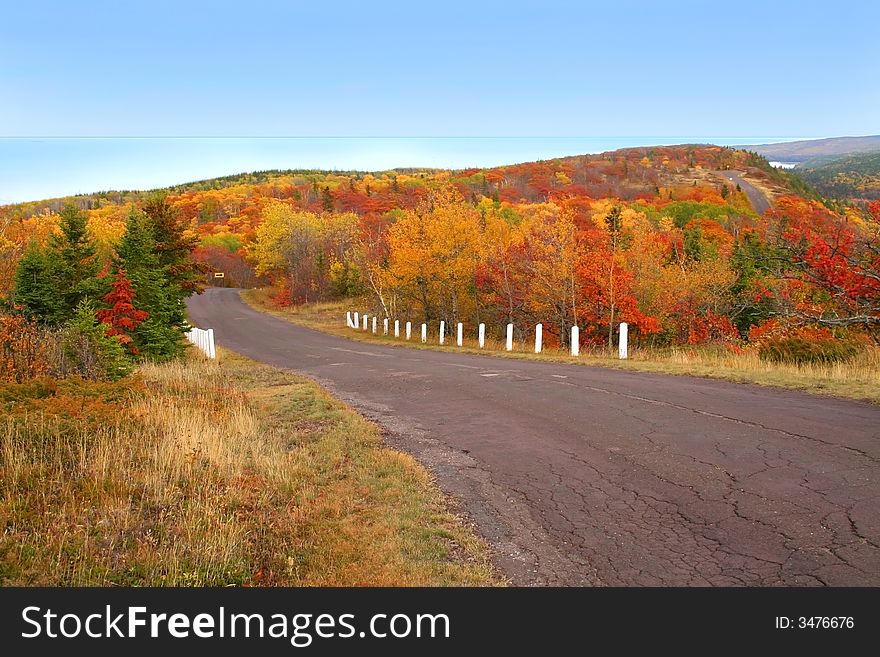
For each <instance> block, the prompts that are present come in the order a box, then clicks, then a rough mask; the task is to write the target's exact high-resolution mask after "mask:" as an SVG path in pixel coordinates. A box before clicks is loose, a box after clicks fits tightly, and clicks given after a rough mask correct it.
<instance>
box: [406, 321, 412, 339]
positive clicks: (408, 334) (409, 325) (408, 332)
mask: <svg viewBox="0 0 880 657" xmlns="http://www.w3.org/2000/svg"><path fill="white" fill-rule="evenodd" d="M411 337H412V322H407V323H406V339H407V340H409V339H410V338H411Z"/></svg>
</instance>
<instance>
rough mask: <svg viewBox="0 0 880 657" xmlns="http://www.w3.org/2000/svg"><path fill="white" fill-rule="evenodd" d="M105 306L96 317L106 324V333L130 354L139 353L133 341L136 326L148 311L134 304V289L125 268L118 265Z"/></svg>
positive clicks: (141, 321)
mask: <svg viewBox="0 0 880 657" xmlns="http://www.w3.org/2000/svg"><path fill="white" fill-rule="evenodd" d="M104 303H105V304H107V307H106V308H101V309H99V310H98V311H97V317H98V319H99V320H100V321H101V322H103V323H104V324H107V325H108V328H107V330H106V333H107V335H109V336H115V337H116V338H117V340H118V341H119V343H120V344H121V345H123V346H124V347H125V348H126V349H127V350H128V352H129V353H130V354H132V355H137V354H138V353H140V351H139V350H138V348H137V346H136V345H135V343H134V337H133V336H134V334H135V331H137V328H138V327H139V326H140V325H141V324H143V323H144V321H145V320H146V319H148V318H149V316H150V315H149V313H147V312H145V311H143V310H138V309H137V308H135V306H134V289H133V288H132V285H131V281H130V280H128V277H127V276H126V275H125V269H124V268H122V267H118V268H117V270H116V277H115V278H114V280H113V287H112V289H111V290H110V292H108V293H107V295H106V296H105V297H104Z"/></svg>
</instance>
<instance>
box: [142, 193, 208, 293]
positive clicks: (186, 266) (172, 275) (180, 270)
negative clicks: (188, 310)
mask: <svg viewBox="0 0 880 657" xmlns="http://www.w3.org/2000/svg"><path fill="white" fill-rule="evenodd" d="M144 214H145V215H146V216H147V218H148V219H149V221H150V224H151V226H152V229H153V239H154V241H155V245H156V246H155V249H156V254H157V255H158V257H159V264H160V265H161V266H162V267H165V268H167V271H168V277H169V279H170V280H171V282H172V283H174V284H175V285H176V286H177V287H178V288H179V289H180V291H181V293H182V294H184V295H186V296H189V295H190V294H192V293H194V292H195V293H198V292H201V291H202V290H203V289H204V279H205V273H206V272H207V271H208V268H207V266H206V265H204V264H201V263H198V262H195V261H194V260H193V259H192V258H191V257H190V255H191V254H192V251H193V249H195V248H196V247H197V246H198V245H199V237H198V235H196V234H195V233H190V234H187V231H186V225H185V224H184V222H183V221H182V220H181V219H180V215H179V213H178V212H177V210H176V209H175V208H174V206H172V205H171V204H170V203H169V202H168V198H167V196H165V195H164V194H157V195H154V196H152V197H150V198H149V199H147V201H146V202H145V203H144Z"/></svg>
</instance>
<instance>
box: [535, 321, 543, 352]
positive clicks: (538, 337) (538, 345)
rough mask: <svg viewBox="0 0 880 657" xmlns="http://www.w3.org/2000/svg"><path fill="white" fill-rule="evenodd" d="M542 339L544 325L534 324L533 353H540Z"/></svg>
mask: <svg viewBox="0 0 880 657" xmlns="http://www.w3.org/2000/svg"><path fill="white" fill-rule="evenodd" d="M543 340H544V325H543V324H535V353H536V354H540V353H541V344H542V342H543Z"/></svg>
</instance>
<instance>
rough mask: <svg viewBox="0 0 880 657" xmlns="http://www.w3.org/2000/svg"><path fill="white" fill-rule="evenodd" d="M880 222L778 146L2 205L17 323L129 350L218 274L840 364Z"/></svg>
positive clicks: (175, 338)
mask: <svg viewBox="0 0 880 657" xmlns="http://www.w3.org/2000/svg"><path fill="white" fill-rule="evenodd" d="M728 169H732V170H737V171H740V172H744V174H745V175H747V176H748V177H749V180H751V181H753V183H754V184H755V185H756V186H758V187H759V188H760V189H761V190H763V192H764V193H765V194H766V195H768V196H769V197H770V198H771V199H772V200H773V207H772V208H771V209H770V210H769V211H767V212H766V213H765V214H764V215H763V216H759V215H758V214H757V213H756V212H755V211H754V210H753V208H752V206H751V204H750V202H749V199H748V197H747V196H746V194H745V193H744V191H743V190H742V189H740V188H739V186H738V185H734V184H733V183H731V182H730V181H727V180H725V179H724V178H722V177H720V176H718V175H715V172H718V171H722V170H728ZM878 230H880V202H876V201H874V202H863V203H854V204H848V205H846V204H841V203H828V202H823V201H822V200H821V199H820V198H819V197H818V196H817V195H816V193H815V192H813V191H812V189H811V188H809V187H808V186H807V185H806V184H805V183H803V182H802V181H800V180H799V179H797V178H796V177H794V176H791V175H789V174H787V173H785V172H781V171H777V170H775V169H773V168H772V167H770V166H769V165H768V164H767V162H766V160H764V159H763V158H761V157H760V156H758V155H756V154H754V153H750V152H747V151H742V150H735V149H731V148H723V147H716V146H699V145H693V146H679V147H657V148H638V149H625V150H621V151H614V152H611V153H603V154H600V155H587V156H577V157H570V158H562V159H557V160H547V161H539V162H532V163H524V164H516V165H510V166H504V167H497V168H492V169H471V170H463V171H446V170H398V171H387V172H378V173H367V172H318V171H272V172H261V173H254V174H244V175H241V176H230V177H227V178H224V179H216V180H211V181H202V182H199V183H192V184H188V185H180V186H177V187H175V188H172V189H169V190H164V192H162V193H161V194H158V195H157V194H147V193H140V192H108V193H102V194H94V195H88V196H82V197H73V198H71V199H58V200H52V201H45V202H39V203H27V204H19V205H14V206H5V207H2V208H0V268H2V271H0V281H2V284H0V296H2V297H4V298H5V299H6V301H5V307H6V309H7V310H6V314H5V315H4V319H3V321H4V322H6V323H7V324H9V325H10V326H11V325H12V324H15V323H16V322H18V323H27V324H28V326H31V327H32V328H33V329H34V330H44V331H45V330H52V331H55V332H56V333H57V332H59V331H60V332H61V333H60V334H64V332H65V331H68V332H70V331H72V330H73V329H72V328H71V327H72V326H76V327H78V328H76V330H77V331H80V332H82V331H93V332H95V335H96V336H98V337H99V338H100V339H101V340H111V341H112V342H114V343H115V344H116V345H117V346H118V347H119V349H116V347H112V349H110V350H111V351H113V352H114V355H113V356H108V358H109V361H108V362H117V361H118V362H121V363H123V364H124V363H126V362H130V361H131V360H132V358H135V359H137V358H158V359H166V358H170V357H173V356H174V355H175V354H176V353H178V352H179V350H180V349H181V346H180V344H181V343H180V340H179V338H180V334H181V327H183V325H184V321H185V317H184V310H183V305H182V300H183V299H184V298H185V297H186V296H187V295H189V294H191V293H192V292H196V291H198V290H199V288H200V286H201V285H204V284H206V283H208V282H209V281H210V280H211V279H210V278H209V276H210V273H211V272H223V273H224V276H225V277H224V279H223V281H224V283H225V284H228V285H232V286H235V287H253V286H270V287H271V288H272V290H273V300H274V303H276V304H277V305H279V306H286V305H291V304H299V303H306V302H312V301H321V300H328V299H345V298H357V299H359V300H363V301H362V303H363V304H366V305H362V307H364V308H370V309H371V311H372V313H374V314H377V315H379V316H380V317H381V316H386V317H391V318H398V319H401V320H407V319H411V320H413V321H419V322H421V321H432V322H433V321H435V320H445V321H446V322H447V325H451V324H454V323H456V322H459V321H460V322H464V323H465V324H466V325H467V326H470V327H474V326H476V324H477V323H479V322H485V323H486V324H487V326H488V327H489V330H490V331H493V330H494V331H499V332H500V330H501V327H502V325H503V324H506V323H507V322H512V323H513V324H514V325H515V326H516V329H517V331H518V332H519V333H520V334H521V335H524V334H525V332H527V331H528V330H530V328H531V327H533V326H534V324H535V323H536V322H542V323H543V324H544V327H545V328H544V330H545V341H546V342H547V343H548V345H553V344H557V345H559V346H564V345H565V343H566V340H567V336H568V334H569V329H570V327H571V326H574V325H577V326H579V327H580V329H581V341H582V342H583V343H585V344H586V345H588V346H589V345H592V346H593V347H594V348H595V349H602V348H606V347H607V346H608V345H609V344H610V343H612V342H613V340H614V336H615V330H616V326H617V325H619V323H620V322H628V323H629V325H630V340H631V344H632V345H633V347H634V348H636V349H638V348H640V347H665V346H675V345H688V346H698V345H717V346H721V347H723V348H725V349H731V350H741V349H755V350H758V351H759V352H760V353H761V354H762V357H765V358H767V359H771V360H772V359H781V360H793V361H795V362H801V361H813V360H820V361H836V360H842V359H846V358H849V357H851V356H852V354H854V353H856V352H858V351H859V350H860V349H862V348H863V347H864V346H866V345H870V344H876V341H877V338H878V323H880V240H878V234H880V233H878ZM98 323H100V324H102V325H103V327H104V330H103V333H102V332H101V331H96V330H95V326H96V325H97V324H98ZM7 332H8V329H7ZM99 334H100V335H99ZM77 335H78V334H77ZM60 339H61V342H62V343H64V339H65V338H63V337H62V338H60ZM95 339H98V338H95ZM5 344H10V343H8V342H7V343H5ZM64 344H67V343H64ZM61 351H62V352H64V349H63V348H62V349H61ZM11 352H12V353H17V350H15V349H13V350H10V349H9V348H5V352H4V353H5V356H4V357H5V358H7V359H9V358H11V357H12V356H10V353H11ZM67 352H68V353H69V354H73V351H71V348H70V347H68V348H67ZM15 357H16V358H21V356H20V355H18V356H15ZM77 358H79V360H82V359H83V357H81V356H69V357H67V359H66V361H65V362H78V361H77ZM119 358H122V360H121V361H120V360H119ZM56 361H58V359H57V358H56ZM68 366H70V365H65V367H68ZM77 367H79V368H80V369H84V367H85V366H83V365H82V364H81V363H80V364H79V365H77ZM112 367H116V366H115V365H113V366H108V368H109V369H112ZM108 368H105V370H107V369H108Z"/></svg>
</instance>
